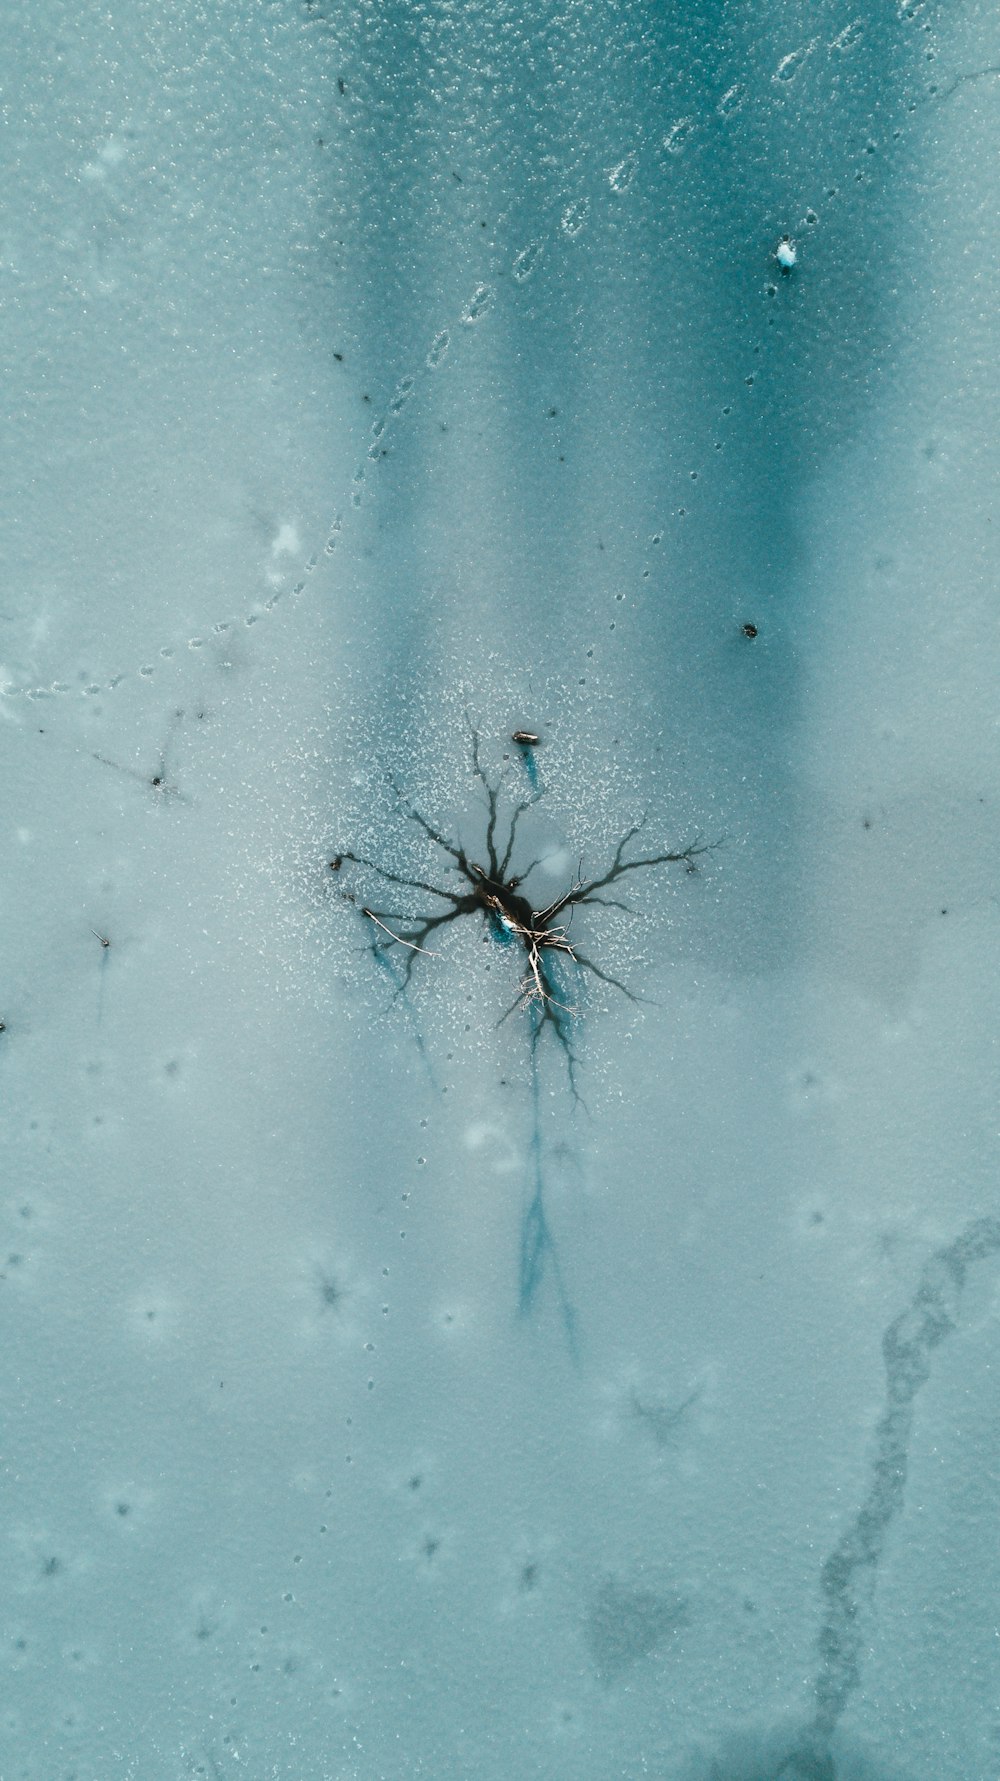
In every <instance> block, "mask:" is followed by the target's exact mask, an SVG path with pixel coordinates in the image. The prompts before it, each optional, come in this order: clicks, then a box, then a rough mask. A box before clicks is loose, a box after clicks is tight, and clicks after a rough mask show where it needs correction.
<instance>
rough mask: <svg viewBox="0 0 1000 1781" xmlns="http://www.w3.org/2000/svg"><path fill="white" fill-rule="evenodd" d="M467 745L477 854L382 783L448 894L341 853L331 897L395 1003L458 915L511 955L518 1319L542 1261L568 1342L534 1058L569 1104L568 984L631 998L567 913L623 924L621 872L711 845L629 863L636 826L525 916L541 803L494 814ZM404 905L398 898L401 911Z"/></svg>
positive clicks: (489, 791) (573, 1072)
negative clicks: (530, 1153)
mask: <svg viewBox="0 0 1000 1781" xmlns="http://www.w3.org/2000/svg"><path fill="white" fill-rule="evenodd" d="M470 729H471V725H470ZM471 738H472V766H473V771H474V773H475V775H476V778H477V779H478V780H479V783H480V785H481V786H482V789H483V792H484V793H485V798H486V805H485V817H486V827H485V833H484V835H483V840H482V845H481V848H480V849H478V850H477V852H478V857H473V854H472V853H471V852H470V851H469V850H468V849H467V848H466V847H465V846H463V845H462V843H461V842H459V841H453V840H452V839H451V838H450V837H449V836H448V835H447V834H445V833H444V832H443V830H442V829H441V828H439V827H438V826H437V824H435V823H434V822H432V821H431V820H430V819H429V818H428V817H427V816H425V815H424V813H423V811H422V810H420V809H418V807H417V806H416V804H414V803H412V802H410V801H409V800H408V799H407V798H406V797H405V795H404V793H403V791H402V790H401V788H400V787H399V786H398V785H397V784H396V783H395V781H393V782H391V783H392V786H393V790H394V792H395V794H396V797H397V798H398V800H399V804H400V808H401V809H402V811H403V813H404V815H405V816H406V818H407V820H408V821H409V822H410V823H412V824H413V825H414V826H415V827H416V828H417V829H418V830H420V831H421V832H422V833H423V835H425V836H426V837H427V839H428V840H430V841H431V842H433V844H434V846H435V848H437V849H438V850H439V851H440V854H441V856H442V862H443V863H444V862H445V861H446V862H448V863H447V867H446V870H447V871H448V872H449V873H450V874H452V875H454V876H455V877H456V878H457V880H458V882H457V885H456V886H455V887H454V888H452V887H450V886H448V885H446V884H435V883H432V882H431V881H430V879H428V878H416V877H413V878H411V877H408V876H407V875H405V874H404V873H399V872H394V871H392V870H390V869H389V867H387V866H383V865H382V864H381V863H380V862H379V861H378V860H375V859H372V858H370V857H369V856H368V855H366V854H361V853H356V852H353V851H351V850H349V849H346V848H345V849H344V850H343V851H342V852H340V853H337V854H335V855H334V857H333V858H332V859H331V860H330V862H329V867H330V871H331V872H332V873H334V874H335V875H336V877H337V887H338V894H339V895H340V897H341V898H342V900H343V901H344V902H346V903H349V904H351V905H352V906H353V907H354V908H355V909H356V910H357V911H358V912H359V914H360V915H361V916H362V918H363V919H364V920H365V921H366V922H368V923H369V924H370V925H371V927H372V929H373V930H374V931H373V937H372V941H371V948H372V952H373V953H374V955H375V957H376V958H377V959H378V960H379V962H380V963H385V962H386V961H387V960H388V959H389V958H390V957H391V956H392V955H393V953H394V952H395V951H396V949H398V961H399V968H398V970H397V971H396V972H395V974H394V975H395V979H396V986H397V987H396V993H397V995H405V993H406V991H407V990H408V988H409V986H410V982H411V979H412V976H413V972H414V970H415V968H416V964H417V960H418V959H421V958H436V957H438V956H439V955H438V953H437V951H436V944H437V941H438V938H439V936H440V935H441V934H442V933H443V931H444V930H445V929H446V928H448V927H449V926H451V924H452V923H454V922H457V921H460V920H462V919H463V918H465V917H467V916H468V917H471V918H473V919H475V920H477V921H481V922H485V924H486V926H487V928H488V930H489V931H490V932H491V933H492V934H493V935H494V937H495V938H496V939H498V940H499V941H501V942H503V943H505V944H506V945H508V946H510V947H512V948H515V949H516V950H517V952H518V953H519V955H520V958H521V976H520V981H519V984H518V989H517V994H516V996H515V997H514V1000H513V1001H512V1002H511V1005H510V1007H509V1008H508V1009H507V1010H506V1012H505V1013H504V1014H503V1015H502V1016H501V1022H502V1021H504V1020H507V1019H509V1018H510V1016H511V1015H512V1014H514V1013H515V1011H517V1010H518V1009H522V1010H526V1011H527V1014H528V1017H529V1020H528V1025H529V1033H530V1043H531V1065H532V1092H533V1101H534V1139H533V1149H534V1192H533V1195H532V1199H531V1202H530V1205H529V1207H528V1209H527V1212H526V1215H525V1220H524V1225H523V1228H522V1245H521V1290H520V1302H521V1309H522V1312H525V1311H527V1310H528V1309H530V1306H531V1304H532V1302H533V1300H534V1297H535V1294H536V1292H537V1289H538V1285H539V1283H540V1281H541V1279H542V1276H543V1274H544V1271H545V1265H546V1261H547V1260H548V1261H550V1262H551V1263H552V1265H553V1270H554V1272H555V1275H556V1282H557V1289H558V1293H559V1298H560V1302H561V1305H562V1310H563V1319H564V1322H565V1323H566V1326H567V1331H568V1333H569V1335H570V1340H571V1344H572V1340H573V1336H572V1321H573V1314H572V1311H571V1308H570V1306H569V1302H568V1299H567V1297H566V1294H565V1291H564V1289H563V1286H562V1280H561V1275H560V1273H559V1268H558V1261H557V1258H556V1255H555V1247H554V1244H553V1240H552V1236H551V1233H550V1231H549V1227H548V1223H547V1220H546V1217H545V1209H544V1199H543V1177H542V1166H541V1140H540V1126H539V1106H538V1075H537V1070H538V1060H537V1050H538V1046H539V1041H540V1040H541V1038H542V1035H543V1034H544V1033H546V1032H551V1034H552V1035H553V1037H554V1039H555V1041H556V1043H557V1044H558V1045H559V1047H560V1048H561V1050H562V1052H563V1055H564V1057H565V1060H566V1068H567V1073H568V1076H569V1085H570V1089H571V1092H572V1094H573V1097H574V1099H575V1100H577V1101H578V1100H579V1099H580V1096H579V1091H578V1086H577V1058H576V1051H575V1048H574V1016H575V1015H576V1014H577V1013H578V1009H577V1006H576V1003H575V1001H574V1000H572V999H571V998H572V996H573V994H574V984H576V985H579V983H580V982H581V980H582V979H584V978H585V977H587V976H590V977H593V978H595V979H597V980H598V981H599V982H601V983H603V984H605V985H607V986H608V987H609V988H611V989H614V990H616V991H617V992H618V993H619V994H621V995H623V996H625V997H627V998H628V1000H629V1001H631V1002H638V1001H640V1000H641V999H642V998H641V997H639V996H638V995H636V994H635V993H634V991H632V990H630V989H629V988H628V986H627V985H626V984H624V983H622V982H621V980H620V979H619V978H617V977H615V976H613V975H612V974H611V973H610V972H609V971H606V970H605V969H604V968H603V967H602V966H601V965H598V964H597V963H596V962H595V960H594V959H593V958H591V957H590V956H589V954H588V953H585V952H583V951H582V950H581V948H580V946H579V944H578V943H577V941H576V940H575V939H573V938H572V936H571V933H570V924H571V921H572V917H573V913H574V911H575V910H577V909H583V908H601V909H617V910H619V911H623V912H624V913H625V914H629V915H631V914H633V913H634V911H633V910H632V909H631V908H630V907H629V905H628V904H627V903H625V902H623V901H622V900H621V898H620V897H618V896H614V895H608V894H605V893H608V892H610V891H612V890H613V889H614V887H616V886H617V885H619V884H620V882H621V880H622V879H625V878H627V877H628V876H629V874H630V873H633V872H645V871H650V870H652V869H654V868H655V867H658V866H668V865H683V866H684V867H685V868H686V870H687V871H689V872H693V871H695V870H696V869H697V861H698V859H699V857H700V856H701V855H702V854H704V853H707V852H708V851H709V848H710V847H711V846H714V845H717V843H708V842H704V841H701V840H695V841H693V842H690V843H689V844H688V846H686V847H682V848H678V849H664V850H663V851H662V852H654V853H645V854H643V853H632V852H630V849H631V848H632V844H633V843H634V842H635V841H636V837H637V836H638V835H639V834H640V833H641V831H642V829H643V827H644V822H639V823H635V824H633V826H632V827H631V828H630V829H629V830H628V831H627V833H626V834H625V835H623V836H622V838H621V840H620V841H619V843H618V845H617V847H616V849H615V852H614V856H613V858H612V860H611V863H610V865H609V866H607V867H606V868H605V870H604V871H603V872H601V873H599V874H598V875H597V876H596V877H593V878H587V877H585V876H584V874H583V865H582V861H581V865H580V869H579V872H578V875H577V877H576V878H575V879H574V880H573V882H572V883H571V884H570V885H569V887H568V889H566V890H565V891H563V892H562V893H561V894H560V895H559V896H558V897H556V898H555V899H554V900H553V901H552V902H550V903H548V904H546V905H545V906H544V907H543V908H536V907H535V904H534V901H533V900H532V898H531V897H530V896H529V895H528V892H527V889H526V886H527V881H528V880H529V879H530V877H531V875H532V873H533V872H534V871H536V869H537V868H538V865H539V861H538V860H533V861H531V863H530V864H528V865H526V866H524V867H523V868H520V869H518V870H515V869H514V866H515V851H516V847H517V838H518V826H519V824H520V821H521V818H522V817H523V816H524V815H525V814H526V812H527V811H528V810H530V809H531V808H532V806H533V805H535V804H537V803H538V802H539V800H540V798H541V797H542V796H543V795H544V794H543V792H542V791H541V790H540V789H538V787H537V784H535V786H534V788H533V789H532V791H531V793H530V795H529V796H527V797H525V798H522V799H520V800H519V801H515V802H513V803H509V804H507V805H506V806H505V805H504V803H503V801H502V790H503V786H502V778H500V779H497V780H496V781H494V780H491V779H490V778H489V776H488V774H487V773H486V771H485V769H484V767H483V765H482V761H481V758H480V749H479V737H478V734H477V733H476V731H475V730H474V729H471ZM352 866H353V867H359V868H361V869H362V870H363V871H366V872H370V873H371V874H373V876H374V878H375V879H376V880H377V881H378V883H379V884H380V885H383V886H385V887H388V888H391V889H392V890H399V891H406V892H418V893H420V895H421V896H422V897H426V898H430V899H432V900H433V901H432V904H431V907H429V908H426V909H424V910H422V911H414V910H413V909H409V908H407V909H400V908H396V907H390V906H388V905H387V904H383V903H382V902H381V900H380V901H379V903H378V905H376V904H375V903H374V901H372V902H368V901H363V900H362V899H361V896H360V895H359V892H358V891H357V890H356V889H354V888H352V886H351V882H350V875H349V872H348V868H350V867H352ZM403 900H404V899H403V898H400V899H399V901H400V902H402V901H403ZM406 900H407V901H408V900H409V899H406Z"/></svg>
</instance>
